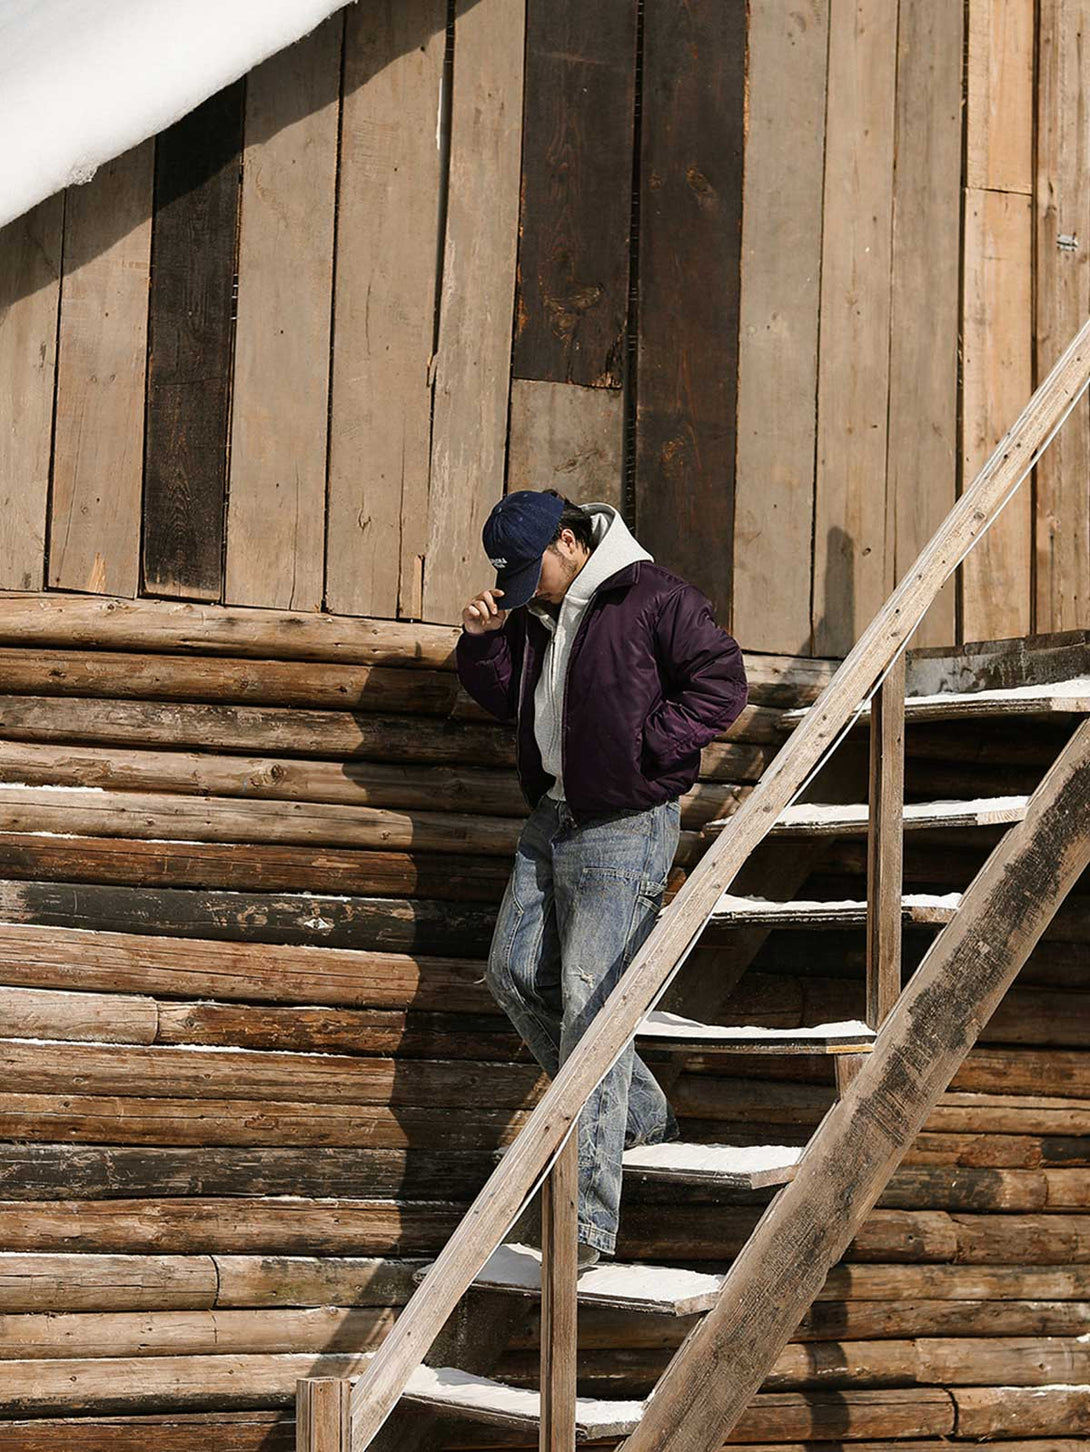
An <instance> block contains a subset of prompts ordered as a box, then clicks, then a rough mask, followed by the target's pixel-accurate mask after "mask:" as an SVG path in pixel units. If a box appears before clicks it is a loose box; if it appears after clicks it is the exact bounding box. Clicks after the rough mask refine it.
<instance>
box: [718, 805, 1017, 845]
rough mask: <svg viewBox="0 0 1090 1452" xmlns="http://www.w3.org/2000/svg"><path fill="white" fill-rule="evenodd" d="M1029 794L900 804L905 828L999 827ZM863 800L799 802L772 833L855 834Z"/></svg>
mask: <svg viewBox="0 0 1090 1452" xmlns="http://www.w3.org/2000/svg"><path fill="white" fill-rule="evenodd" d="M1028 801H1029V797H1026V796H1011V797H974V798H972V799H970V800H967V801H934V802H909V803H907V804H906V806H905V808H904V814H903V819H902V820H903V822H904V827H905V830H906V831H913V830H915V831H920V830H924V829H927V828H935V827H1003V826H1010V825H1011V824H1012V823H1014V822H1020V821H1021V820H1022V818H1023V817H1024V816H1025V815H1026V804H1027V803H1028ZM868 817H869V811H868V808H867V804H866V802H851V803H849V804H847V805H843V806H841V805H831V804H826V803H824V802H800V803H798V804H797V805H796V806H793V807H788V808H787V810H786V811H785V812H783V813H781V815H780V817H779V818H778V820H777V822H776V825H775V826H774V827H773V828H772V834H773V835H774V836H777V837H858V836H862V835H863V834H864V833H865V832H866V830H867V821H868ZM730 820H731V819H730V817H716V818H715V819H714V820H713V821H711V822H707V823H706V824H705V828H704V830H705V831H707V830H709V829H710V828H713V827H715V828H720V827H725V826H726V825H727V823H728V822H729V821H730Z"/></svg>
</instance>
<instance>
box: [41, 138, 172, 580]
mask: <svg viewBox="0 0 1090 1452" xmlns="http://www.w3.org/2000/svg"><path fill="white" fill-rule="evenodd" d="M153 154H154V142H153V141H150V140H149V141H143V142H141V143H140V145H139V146H135V147H133V148H132V150H130V151H127V152H125V153H124V154H123V155H122V156H119V157H117V158H116V159H115V160H113V161H110V162H107V163H106V164H105V165H104V166H101V167H99V169H98V172H97V173H96V175H95V177H94V179H93V180H92V181H90V182H88V183H87V184H86V186H77V187H72V188H71V189H70V190H69V191H68V193H67V199H66V204H65V217H64V275H63V279H62V284H61V292H62V297H61V314H60V333H59V338H58V351H57V396H58V397H59V398H62V399H63V400H64V407H63V409H61V410H60V411H59V413H58V416H57V426H56V432H55V440H54V454H53V493H52V500H51V510H50V520H49V567H48V571H47V583H48V584H49V585H51V586H56V587H59V588H60V589H62V590H81V591H87V592H90V593H92V594H96V595H121V596H125V597H129V596H132V595H135V594H136V591H137V586H138V584H139V572H140V491H141V483H142V478H143V460H144V402H145V380H146V374H147V334H148V278H149V268H150V249H151V210H152V184H153Z"/></svg>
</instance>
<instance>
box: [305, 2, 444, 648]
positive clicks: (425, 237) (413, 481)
mask: <svg viewBox="0 0 1090 1452" xmlns="http://www.w3.org/2000/svg"><path fill="white" fill-rule="evenodd" d="M446 19H447V7H446V3H445V0H374V3H370V4H368V5H366V6H362V5H350V6H349V7H348V9H347V11H346V30H345V41H344V44H345V56H344V102H343V117H342V139H341V167H340V178H339V183H338V192H337V264H336V283H335V294H334V326H333V389H332V412H331V418H330V439H329V521H328V532H327V538H326V606H327V608H328V609H330V610H333V611H337V612H340V613H343V614H347V615H376V616H385V617H395V616H398V615H402V616H406V615H408V616H412V617H414V618H417V619H419V618H420V615H421V612H422V610H423V604H422V600H421V595H420V588H421V587H420V576H421V565H422V560H423V556H424V553H425V550H426V548H427V528H428V468H429V435H430V428H431V391H430V382H429V377H428V366H429V361H430V359H431V352H432V344H433V339H434V328H435V289H436V276H437V272H436V259H437V253H438V246H439V242H438V232H439V196H440V153H439V145H438V135H437V131H438V125H439V111H440V89H441V85H442V74H443V54H444V49H445V45H446Z"/></svg>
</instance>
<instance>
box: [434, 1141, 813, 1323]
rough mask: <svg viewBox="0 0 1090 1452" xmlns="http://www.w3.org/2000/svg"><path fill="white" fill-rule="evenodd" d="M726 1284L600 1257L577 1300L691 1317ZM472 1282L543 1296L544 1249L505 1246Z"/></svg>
mask: <svg viewBox="0 0 1090 1452" xmlns="http://www.w3.org/2000/svg"><path fill="white" fill-rule="evenodd" d="M795 1153H796V1154H797V1153H799V1151H797V1150H796V1151H795ZM426 1269H427V1267H425V1268H424V1269H422V1270H420V1271H418V1272H417V1275H416V1279H418V1280H420V1279H422V1278H423V1276H424V1275H425V1273H426ZM722 1284H723V1277H722V1276H719V1275H711V1274H709V1273H708V1272H707V1271H695V1270H683V1269H681V1268H680V1267H675V1266H666V1265H623V1264H618V1263H617V1262H615V1261H611V1260H610V1261H600V1262H599V1263H598V1264H597V1265H593V1266H591V1267H590V1268H589V1269H587V1270H585V1271H582V1272H580V1275H579V1302H580V1305H588V1306H607V1307H609V1308H610V1309H612V1310H619V1311H640V1312H645V1313H649V1314H654V1315H665V1316H691V1315H694V1314H696V1313H697V1312H700V1311H707V1310H709V1309H710V1307H711V1306H713V1305H714V1304H715V1298H716V1297H717V1296H718V1294H719V1288H720V1287H721V1285H722ZM474 1285H476V1286H477V1287H479V1288H480V1289H481V1290H487V1291H502V1292H507V1293H508V1294H511V1295H521V1296H539V1295H540V1294H541V1251H540V1250H537V1249H536V1248H535V1247H534V1246H531V1245H518V1244H516V1243H511V1244H507V1245H501V1246H500V1247H499V1249H498V1250H496V1251H493V1253H492V1255H491V1256H490V1257H489V1259H488V1260H487V1261H486V1262H485V1265H484V1268H483V1269H482V1271H481V1273H480V1275H479V1276H478V1277H477V1279H476V1281H475V1282H474Z"/></svg>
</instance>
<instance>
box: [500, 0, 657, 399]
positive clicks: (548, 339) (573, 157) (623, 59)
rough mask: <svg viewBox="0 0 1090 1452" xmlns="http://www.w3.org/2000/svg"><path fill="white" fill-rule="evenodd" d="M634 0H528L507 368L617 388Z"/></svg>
mask: <svg viewBox="0 0 1090 1452" xmlns="http://www.w3.org/2000/svg"><path fill="white" fill-rule="evenodd" d="M636 10H637V5H636V0H597V3H596V4H594V5H587V4H585V3H584V0H528V3H527V10H526V99H525V107H524V122H523V144H522V207H521V216H520V220H519V231H520V235H521V239H522V240H521V244H520V248H519V289H518V306H517V323H516V330H515V348H514V371H515V376H516V377H518V378H537V379H545V380H550V381H552V382H556V383H562V382H570V383H581V384H585V385H588V386H600V387H609V388H619V387H620V386H621V383H622V382H623V365H624V340H625V319H626V316H627V312H628V252H629V230H630V227H629V219H630V212H631V200H632V184H631V177H632V145H633V121H634V111H633V108H634V105H635V88H636Z"/></svg>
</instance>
